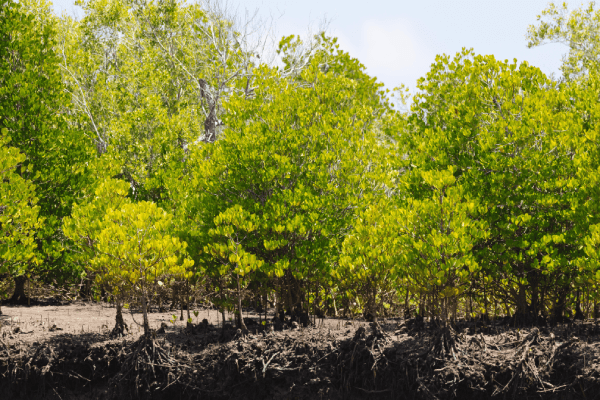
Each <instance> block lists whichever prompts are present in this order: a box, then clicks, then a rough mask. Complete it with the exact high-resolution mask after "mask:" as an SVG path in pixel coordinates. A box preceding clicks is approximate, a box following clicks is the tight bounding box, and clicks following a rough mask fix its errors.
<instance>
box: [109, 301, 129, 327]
mask: <svg viewBox="0 0 600 400" xmlns="http://www.w3.org/2000/svg"><path fill="white" fill-rule="evenodd" d="M115 305H116V307H117V315H116V317H115V328H114V329H113V331H112V335H113V336H119V335H123V334H124V333H125V331H126V330H128V328H127V324H126V323H125V321H124V320H123V303H122V302H121V300H120V299H115Z"/></svg>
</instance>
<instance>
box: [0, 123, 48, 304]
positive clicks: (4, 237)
mask: <svg viewBox="0 0 600 400" xmlns="http://www.w3.org/2000/svg"><path fill="white" fill-rule="evenodd" d="M2 133H3V135H2V136H0V274H2V275H4V274H9V275H10V276H20V275H23V274H24V273H25V271H26V270H27V265H28V264H34V263H37V262H39V254H38V252H37V246H36V243H35V241H34V238H35V234H36V233H37V230H38V229H39V228H40V225H41V224H42V221H40V219H39V218H38V213H39V209H40V208H39V206H38V205H37V202H38V199H37V197H36V195H35V187H34V186H33V184H32V183H31V182H30V181H27V180H25V179H23V178H22V177H21V175H19V174H18V173H17V167H18V166H19V165H21V164H22V163H23V162H24V161H25V155H23V154H21V153H19V150H18V149H16V148H14V147H9V146H8V143H9V142H8V139H7V138H6V136H4V135H5V134H6V128H4V129H3V132H2ZM2 294H4V293H2ZM0 314H2V310H1V309H0Z"/></svg>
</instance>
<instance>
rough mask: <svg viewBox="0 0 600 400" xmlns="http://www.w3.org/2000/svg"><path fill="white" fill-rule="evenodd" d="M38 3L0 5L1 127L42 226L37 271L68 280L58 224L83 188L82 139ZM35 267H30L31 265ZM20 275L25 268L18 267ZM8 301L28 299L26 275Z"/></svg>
mask: <svg viewBox="0 0 600 400" xmlns="http://www.w3.org/2000/svg"><path fill="white" fill-rule="evenodd" d="M49 7H50V6H49V4H48V3H45V2H44V1H43V0H42V1H31V2H30V1H24V2H20V3H16V2H13V1H8V2H5V3H3V4H2V5H0V110H1V112H0V128H2V129H4V130H5V131H6V132H7V133H6V135H7V137H8V138H10V143H11V146H14V147H16V148H17V149H19V151H20V152H21V153H22V154H23V155H24V156H25V160H23V161H22V162H20V163H19V165H18V166H17V170H16V173H17V174H19V175H20V176H21V177H22V178H23V179H25V180H27V181H31V182H32V184H33V185H34V186H35V188H36V189H35V190H36V197H37V198H38V199H39V201H38V205H39V207H40V210H39V214H40V217H41V220H43V224H42V225H41V226H40V227H39V230H38V231H37V235H36V245H37V248H38V251H39V253H40V261H41V263H40V265H39V267H38V268H36V271H37V272H38V273H52V274H53V275H54V276H55V277H57V278H58V277H60V276H64V277H68V276H69V275H70V273H71V272H72V271H69V269H68V268H63V267H65V256H66V255H65V254H64V252H63V241H64V236H63V235H62V233H61V230H60V226H61V220H62V218H64V217H65V216H67V215H69V213H70V211H71V205H72V203H73V202H74V200H75V196H76V194H77V192H78V190H80V188H81V187H82V186H83V185H85V177H86V171H87V167H86V166H85V162H86V161H88V160H89V152H88V149H89V148H88V147H87V146H88V142H87V141H86V140H85V137H84V136H83V135H82V134H81V132H80V131H78V130H76V129H72V128H71V127H70V126H68V124H67V123H66V121H65V118H64V116H63V115H61V110H62V108H63V107H64V106H66V105H67V104H68V102H69V98H68V97H67V96H66V94H65V93H64V91H63V85H62V82H61V75H60V72H59V70H58V62H59V59H58V57H57V55H56V53H55V52H54V50H53V45H54V37H55V24H54V22H55V20H54V19H52V18H50V17H48V16H51V15H52V12H51V11H50V10H49ZM32 266H33V265H32ZM23 271H25V270H23ZM15 282H16V289H15V293H14V295H13V298H12V300H13V301H17V302H23V301H25V302H27V299H26V297H25V293H24V287H25V282H26V275H24V274H23V275H20V274H16V275H15Z"/></svg>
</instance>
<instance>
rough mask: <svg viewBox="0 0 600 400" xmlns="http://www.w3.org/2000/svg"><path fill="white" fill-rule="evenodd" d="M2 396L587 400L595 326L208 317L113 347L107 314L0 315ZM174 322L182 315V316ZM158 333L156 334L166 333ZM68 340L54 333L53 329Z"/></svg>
mask: <svg viewBox="0 0 600 400" xmlns="http://www.w3.org/2000/svg"><path fill="white" fill-rule="evenodd" d="M3 311H4V315H3V316H2V320H1V321H2V324H3V326H2V328H1V332H0V390H1V392H0V393H2V394H3V398H27V399H29V398H40V399H41V398H45V399H63V400H66V399H127V398H141V399H149V398H153V399H171V398H172V399H192V398H193V399H196V398H203V399H204V398H206V399H286V398H289V399H314V398H317V399H318V398H323V399H352V398H354V399H379V398H382V399H398V398H402V399H404V398H409V399H410V398H415V399H450V398H460V399H464V398H467V399H486V398H491V399H508V398H518V399H528V398H531V399H579V398H581V399H594V398H598V397H600V335H599V334H600V328H599V326H598V325H597V324H596V323H594V322H593V321H585V322H577V323H575V324H563V325H559V326H555V327H552V328H549V327H539V328H538V327H533V328H526V329H515V328H513V327H509V326H507V325H503V324H502V323H501V322H500V321H498V322H492V323H489V324H487V326H486V325H483V324H479V325H477V324H475V323H466V322H464V323H460V324H459V325H458V326H455V327H454V328H450V329H445V330H441V329H439V328H437V327H436V326H435V325H430V324H428V323H423V322H422V321H419V320H408V321H405V320H386V321H382V322H381V323H379V324H377V323H371V324H368V323H366V322H358V321H343V320H334V319H326V320H317V321H316V322H317V324H316V325H317V326H308V327H303V326H301V325H298V323H297V322H295V321H283V322H282V321H279V320H275V321H274V323H271V321H269V322H268V323H265V324H264V325H263V324H262V320H261V319H260V317H259V316H258V315H256V314H252V313H249V314H248V315H247V316H245V317H247V318H248V319H247V325H248V328H249V330H250V333H249V334H247V335H243V334H242V332H241V331H237V330H236V329H234V328H232V327H231V326H229V325H228V324H226V327H225V328H223V327H222V326H221V325H217V321H221V317H220V314H217V313H216V312H215V311H214V310H212V311H209V310H205V311H202V312H201V313H200V314H199V315H198V316H197V317H193V319H194V323H193V324H192V326H186V323H185V321H179V320H178V321H176V322H174V323H172V322H170V321H169V320H171V321H173V317H172V314H171V313H163V314H158V313H156V314H154V313H153V314H150V317H151V326H152V327H153V328H157V329H156V331H155V332H154V333H153V335H152V337H143V336H142V335H141V330H140V331H139V332H138V327H137V325H136V324H135V322H134V319H135V320H137V321H138V322H139V321H140V320H141V318H140V315H139V314H135V315H132V314H130V313H129V312H128V313H126V314H124V317H125V318H126V323H128V325H129V326H130V333H129V334H127V335H125V336H124V337H121V338H110V337H109V331H110V328H111V326H112V325H114V309H113V308H107V307H102V306H99V305H84V304H72V305H69V306H59V307H29V308H27V307H5V308H4V310H3ZM176 314H177V313H176ZM161 325H162V327H161ZM61 328H62V330H59V329H61Z"/></svg>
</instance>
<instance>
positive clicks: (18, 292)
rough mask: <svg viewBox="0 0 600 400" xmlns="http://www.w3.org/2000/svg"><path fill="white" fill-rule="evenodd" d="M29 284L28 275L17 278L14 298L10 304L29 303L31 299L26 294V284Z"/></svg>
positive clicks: (10, 300)
mask: <svg viewBox="0 0 600 400" xmlns="http://www.w3.org/2000/svg"><path fill="white" fill-rule="evenodd" d="M26 283H27V276H26V275H19V276H15V291H14V293H13V295H12V297H11V298H10V299H9V300H8V303H10V304H20V305H26V304H28V303H29V298H28V297H27V294H26V293H25V284H26Z"/></svg>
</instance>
